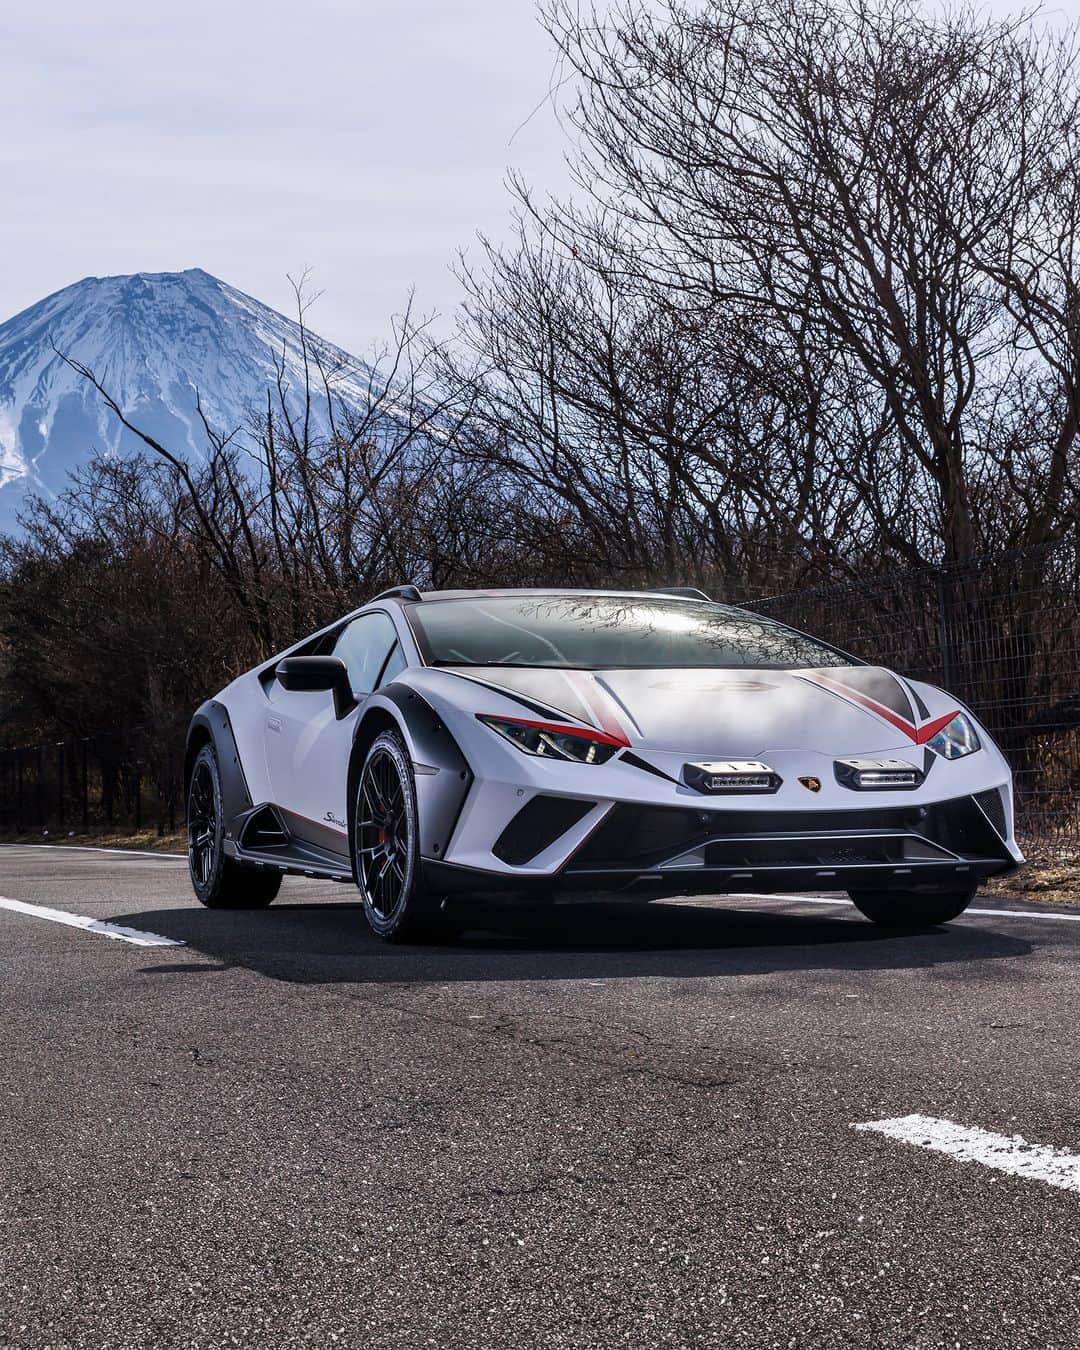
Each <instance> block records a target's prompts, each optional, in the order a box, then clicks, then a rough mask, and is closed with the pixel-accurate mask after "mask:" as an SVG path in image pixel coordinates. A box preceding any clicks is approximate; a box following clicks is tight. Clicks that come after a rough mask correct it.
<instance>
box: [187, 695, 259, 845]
mask: <svg viewBox="0 0 1080 1350" xmlns="http://www.w3.org/2000/svg"><path fill="white" fill-rule="evenodd" d="M207 745H211V746H213V748H214V753H215V755H216V756H217V762H218V773H219V775H220V778H221V798H222V801H221V805H222V812H223V814H224V817H225V829H226V832H227V833H229V832H231V828H232V822H233V820H235V818H236V817H237V816H238V815H240V813H241V812H243V811H247V810H248V809H249V808H250V807H251V805H252V801H251V793H250V791H249V790H248V785H247V779H246V778H245V776H244V766H243V764H241V762H240V751H239V750H238V749H237V746H236V737H235V736H234V735H233V729H232V723H231V722H230V721H229V712H228V709H227V708H226V707H225V705H224V704H223V703H219V702H218V701H217V700H216V699H208V700H207V701H206V702H205V703H204V704H203V705H202V706H201V707H200V708H199V709H198V710H197V711H196V712H195V715H194V716H193V717H192V719H191V722H190V724H189V726H188V734H187V742H186V744H185V747H184V803H185V807H186V804H187V796H188V792H189V790H190V788H191V773H192V769H193V768H194V766H195V761H196V759H197V758H198V756H199V752H200V751H201V750H202V749H203V747H204V746H207Z"/></svg>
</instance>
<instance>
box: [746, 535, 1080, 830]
mask: <svg viewBox="0 0 1080 1350" xmlns="http://www.w3.org/2000/svg"><path fill="white" fill-rule="evenodd" d="M743 603H744V604H746V606H747V608H751V609H754V610H757V611H758V612H760V613H763V614H768V615H771V616H772V617H773V618H776V619H779V620H780V621H781V622H783V623H786V624H790V625H791V626H792V627H795V628H800V629H803V630H804V631H806V632H808V633H813V634H814V636H816V637H821V638H824V639H825V641H827V642H831V643H833V644H834V645H835V646H837V647H841V648H843V650H845V651H849V652H853V653H854V654H855V655H856V656H860V657H862V658H863V659H864V660H866V661H871V662H873V663H874V664H877V665H883V666H889V667H891V668H893V669H895V670H898V671H900V672H902V673H903V674H905V675H910V676H911V677H912V678H914V679H919V680H927V681H929V682H930V683H931V684H935V685H941V686H942V687H943V688H945V689H948V691H949V692H950V693H952V694H955V695H956V696H957V698H958V699H960V700H962V701H963V702H964V703H966V704H967V705H968V707H970V708H971V710H972V711H973V712H974V713H975V715H976V716H977V717H978V718H979V720H980V721H981V722H982V723H983V724H984V725H985V726H986V727H987V728H988V729H989V730H990V732H991V734H992V735H993V736H994V738H995V740H996V741H997V742H998V744H999V745H1000V746H1001V748H1002V749H1003V750H1004V752H1005V754H1006V755H1007V757H1008V759H1009V762H1010V764H1011V765H1012V767H1013V771H1014V773H1015V782H1016V792H1017V820H1018V831H1019V832H1020V833H1021V834H1022V835H1024V836H1025V837H1026V838H1028V839H1038V838H1046V837H1054V838H1063V839H1066V840H1068V841H1071V842H1074V843H1076V842H1080V683H1078V678H1077V673H1078V670H1080V661H1078V659H1077V658H1078V655H1080V541H1078V540H1077V539H1076V538H1073V539H1070V540H1068V541H1065V542H1063V543H1058V544H1055V545H1053V546H1051V547H1046V548H1039V549H1029V550H1025V551H1018V552H1014V553H1009V554H1003V555H1000V556H997V557H991V558H982V559H978V560H976V561H973V562H970V563H966V564H963V565H961V566H954V567H949V568H943V569H934V570H925V571H911V572H904V573H894V574H891V575H887V576H880V577H876V576H870V577H868V578H867V579H865V580H858V581H851V582H846V583H844V584H842V585H831V586H821V587H817V588H814V589H812V590H804V591H797V592H793V593H789V594H785V595H774V596H769V597H767V598H764V599H756V600H750V601H744V602H743Z"/></svg>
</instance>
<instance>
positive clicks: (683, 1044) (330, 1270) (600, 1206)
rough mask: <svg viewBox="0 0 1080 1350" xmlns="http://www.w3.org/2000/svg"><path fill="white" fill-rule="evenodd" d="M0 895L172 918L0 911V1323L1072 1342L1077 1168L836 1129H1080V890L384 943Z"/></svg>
mask: <svg viewBox="0 0 1080 1350" xmlns="http://www.w3.org/2000/svg"><path fill="white" fill-rule="evenodd" d="M0 896H3V897H6V898H7V899H9V900H16V901H23V902H27V903H29V904H31V905H37V906H48V907H52V908H54V909H58V910H61V911H64V912H67V913H70V914H76V915H81V916H86V917H89V918H91V919H95V920H109V921H112V922H115V923H117V924H120V925H123V926H126V927H129V928H132V929H136V930H139V931H141V932H144V933H146V932H149V933H153V934H158V935H161V936H164V937H168V938H172V939H174V940H177V941H182V942H183V943H184V944H185V945H183V946H158V947H141V946H134V945H131V944H130V943H128V942H125V941H120V940H112V939H110V938H108V937H106V936H105V935H104V934H102V933H100V932H94V931H84V930H82V929H79V928H73V927H67V926H63V925H61V924H60V923H57V922H54V921H52V920H49V919H47V918H43V917H40V916H37V915H35V914H30V913H26V912H21V911H18V912H15V911H12V910H11V909H3V908H0V1048H2V1051H3V1055H2V1062H0V1346H3V1347H5V1350H6V1348H7V1347H11V1348H12V1350H14V1348H17V1350H24V1348H25V1350H32V1348H33V1347H44V1346H50V1347H54V1350H60V1348H61V1347H79V1348H80V1350H83V1348H84V1347H91V1348H92V1350H99V1348H100V1350H106V1348H111V1347H125V1348H126V1347H174V1346H176V1347H200V1350H202V1348H203V1347H214V1348H215V1350H216V1348H217V1347H225V1346H267V1347H285V1346H319V1347H328V1346H334V1345H337V1346H346V1347H351V1346H380V1347H381V1346H439V1347H443V1346H453V1347H457V1346H461V1347H470V1348H471V1347H485V1346H500V1347H501V1346H512V1347H514V1348H515V1350H521V1348H522V1347H532V1346H543V1347H558V1346H573V1347H588V1346H724V1347H728V1346H743V1345H746V1346H755V1347H768V1346H780V1347H789V1346H800V1347H801V1346H874V1347H884V1346H918V1347H923V1346H927V1347H929V1346H943V1347H944V1346H948V1347H957V1346H959V1347H968V1346H975V1345H994V1346H997V1345H1001V1346H1029V1345H1030V1346H1062V1347H1071V1346H1076V1345H1078V1344H1080V1193H1077V1192H1076V1191H1075V1190H1067V1189H1060V1188H1058V1187H1056V1186H1053V1185H1050V1184H1047V1183H1046V1182H1044V1181H1041V1180H1038V1179H1033V1178H1031V1177H1028V1176H1014V1175H1009V1174H1006V1173H1002V1172H1000V1171H995V1170H993V1169H992V1168H990V1167H988V1166H984V1165H982V1164H981V1163H980V1162H978V1161H961V1160H958V1159H957V1158H955V1157H949V1156H944V1155H942V1154H940V1153H937V1152H930V1151H925V1150H923V1149H919V1148H915V1147H912V1146H911V1145H909V1144H906V1143H903V1142H898V1141H896V1140H893V1139H890V1138H886V1137H883V1136H882V1135H879V1134H876V1133H873V1132H867V1131H859V1130H856V1129H854V1128H853V1127H854V1125H856V1124H859V1123H866V1122H873V1121H876V1120H881V1119H884V1118H892V1117H899V1116H907V1115H910V1114H912V1113H921V1114H923V1115H926V1116H932V1117H940V1118H943V1119H945V1120H948V1121H953V1122H957V1123H959V1124H962V1125H965V1126H978V1127H981V1128H982V1129H984V1130H989V1131H995V1132H1000V1133H1002V1134H1004V1135H1013V1134H1017V1133H1018V1134H1021V1135H1023V1136H1024V1138H1025V1139H1027V1140H1028V1141H1031V1142H1034V1143H1038V1144H1043V1145H1050V1146H1054V1147H1056V1148H1058V1149H1065V1150H1070V1151H1072V1150H1074V1149H1075V1150H1077V1151H1080V1118H1078V1110H1080V1108H1078V1094H1077V1058H1078V1057H1077V1044H1078V1033H1077V1027H1078V1025H1080V923H1077V922H1071V921H1069V919H1068V917H1067V915H1068V911H1064V910H1062V911H1054V910H1050V909H1048V908H1046V907H1036V906H1031V907H1030V909H1031V914H1030V916H1029V915H1027V914H1025V913H1018V914H1007V913H1001V912H995V913H991V914H977V915H973V916H966V917H965V918H964V919H963V920H962V921H961V922H959V923H957V924H955V925H953V926H952V927H951V928H949V929H939V930H935V931H931V932H926V933H921V934H905V933H893V934H890V933H886V932H883V931H882V930H878V929H875V928H873V927H872V926H871V925H869V924H867V923H866V922H865V921H864V920H862V919H861V918H860V917H859V916H858V915H857V914H856V913H855V911H854V910H852V909H850V908H846V907H843V906H837V905H821V904H819V905H811V904H806V903H803V902H793V901H785V900H772V899H769V900H746V899H728V900H726V901H723V902H721V901H711V900H710V901H706V902H700V901H698V902H694V903H689V902H683V903H678V902H666V903H663V904H658V905H654V906H651V907H648V908H645V909H628V908H626V907H622V906H619V907H612V906H591V905H588V904H580V905H575V906H573V907H570V908H560V909H558V910H557V911H556V912H555V913H554V914H553V915H551V916H550V917H548V918H546V919H536V918H535V917H529V916H523V917H520V918H517V919H515V920H514V922H513V924H512V925H511V929H510V931H509V932H503V933H501V934H500V933H496V932H494V931H490V925H491V924H492V913H491V911H490V910H488V911H486V912H485V911H482V910H478V911H476V913H475V914H474V916H473V918H474V921H475V922H476V923H477V925H479V926H478V927H477V928H476V929H475V930H472V931H470V932H469V934H468V935H467V936H466V938H465V939H464V941H463V942H462V943H461V944H459V945H457V946H454V947H451V948H448V949H444V950H431V949H422V948H391V947H385V946H382V945H379V944H377V943H376V942H375V941H374V940H373V939H372V938H370V937H369V936H367V934H366V932H365V930H364V928H363V921H362V918H361V915H360V913H359V911H358V909H357V908H356V907H355V905H354V904H353V903H352V896H351V894H350V892H349V890H347V889H346V888H344V887H336V886H324V885H320V884H316V883H313V882H298V881H297V882H294V881H290V882H287V883H286V884H285V887H284V888H283V891H282V895H281V898H280V899H279V900H278V902H277V903H276V904H275V905H274V906H273V908H271V909H270V910H268V911H265V912H261V913H245V914H228V913H215V912H210V911H206V910H202V909H200V908H199V907H198V906H197V905H196V904H195V903H194V901H193V898H192V896H191V893H190V891H189V889H188V885H187V878H186V870H185V864H184V863H183V862H182V861H176V860H169V859H161V858H153V857H138V856H120V855H116V854H108V853H94V852H76V851H71V850H62V849H55V850H43V849H32V848H17V847H16V848H6V849H2V850H0ZM982 907H985V908H990V909H996V908H998V907H996V906H993V905H991V904H989V903H987V904H986V905H985V906H983V905H980V908H982ZM1008 908H1010V909H1013V910H1016V909H1020V910H1024V909H1026V908H1028V907H1025V906H1015V905H1012V906H1009V907H1008ZM485 923H486V924H488V925H489V931H484V930H483V925H484V924H485Z"/></svg>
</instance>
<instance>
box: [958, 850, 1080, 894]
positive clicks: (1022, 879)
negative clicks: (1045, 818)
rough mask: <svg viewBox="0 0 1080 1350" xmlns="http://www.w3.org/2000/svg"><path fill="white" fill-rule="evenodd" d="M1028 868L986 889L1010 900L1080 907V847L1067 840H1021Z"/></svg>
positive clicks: (997, 878) (991, 883)
mask: <svg viewBox="0 0 1080 1350" xmlns="http://www.w3.org/2000/svg"><path fill="white" fill-rule="evenodd" d="M1020 847H1021V848H1022V849H1023V851H1024V854H1025V856H1026V857H1027V860H1028V862H1027V866H1026V867H1022V868H1021V869H1020V871H1019V872H1014V873H1013V875H1012V876H1009V877H996V878H992V879H991V880H990V881H988V882H986V883H985V884H984V885H983V887H982V890H983V891H984V893H985V894H987V895H994V896H997V897H998V898H999V899H1008V900H1047V901H1050V902H1052V903H1054V904H1058V905H1080V846H1078V845H1077V844H1072V843H1068V842H1066V841H1065V840H1063V839H1021V840H1020Z"/></svg>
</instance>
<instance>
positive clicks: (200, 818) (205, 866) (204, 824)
mask: <svg viewBox="0 0 1080 1350" xmlns="http://www.w3.org/2000/svg"><path fill="white" fill-rule="evenodd" d="M217 824H218V821H217V803H216V797H215V791H214V780H213V776H212V774H211V770H210V766H209V764H207V763H206V761H205V760H203V761H202V762H200V763H199V764H198V765H197V766H196V769H195V774H194V777H193V778H192V782H191V792H190V795H189V797H188V826H187V833H188V857H189V859H190V864H191V874H192V876H193V877H194V879H195V880H196V882H197V883H198V884H199V885H200V886H208V885H209V884H210V880H211V878H212V877H213V875H214V863H215V857H216V851H217V846H218V841H217Z"/></svg>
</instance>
